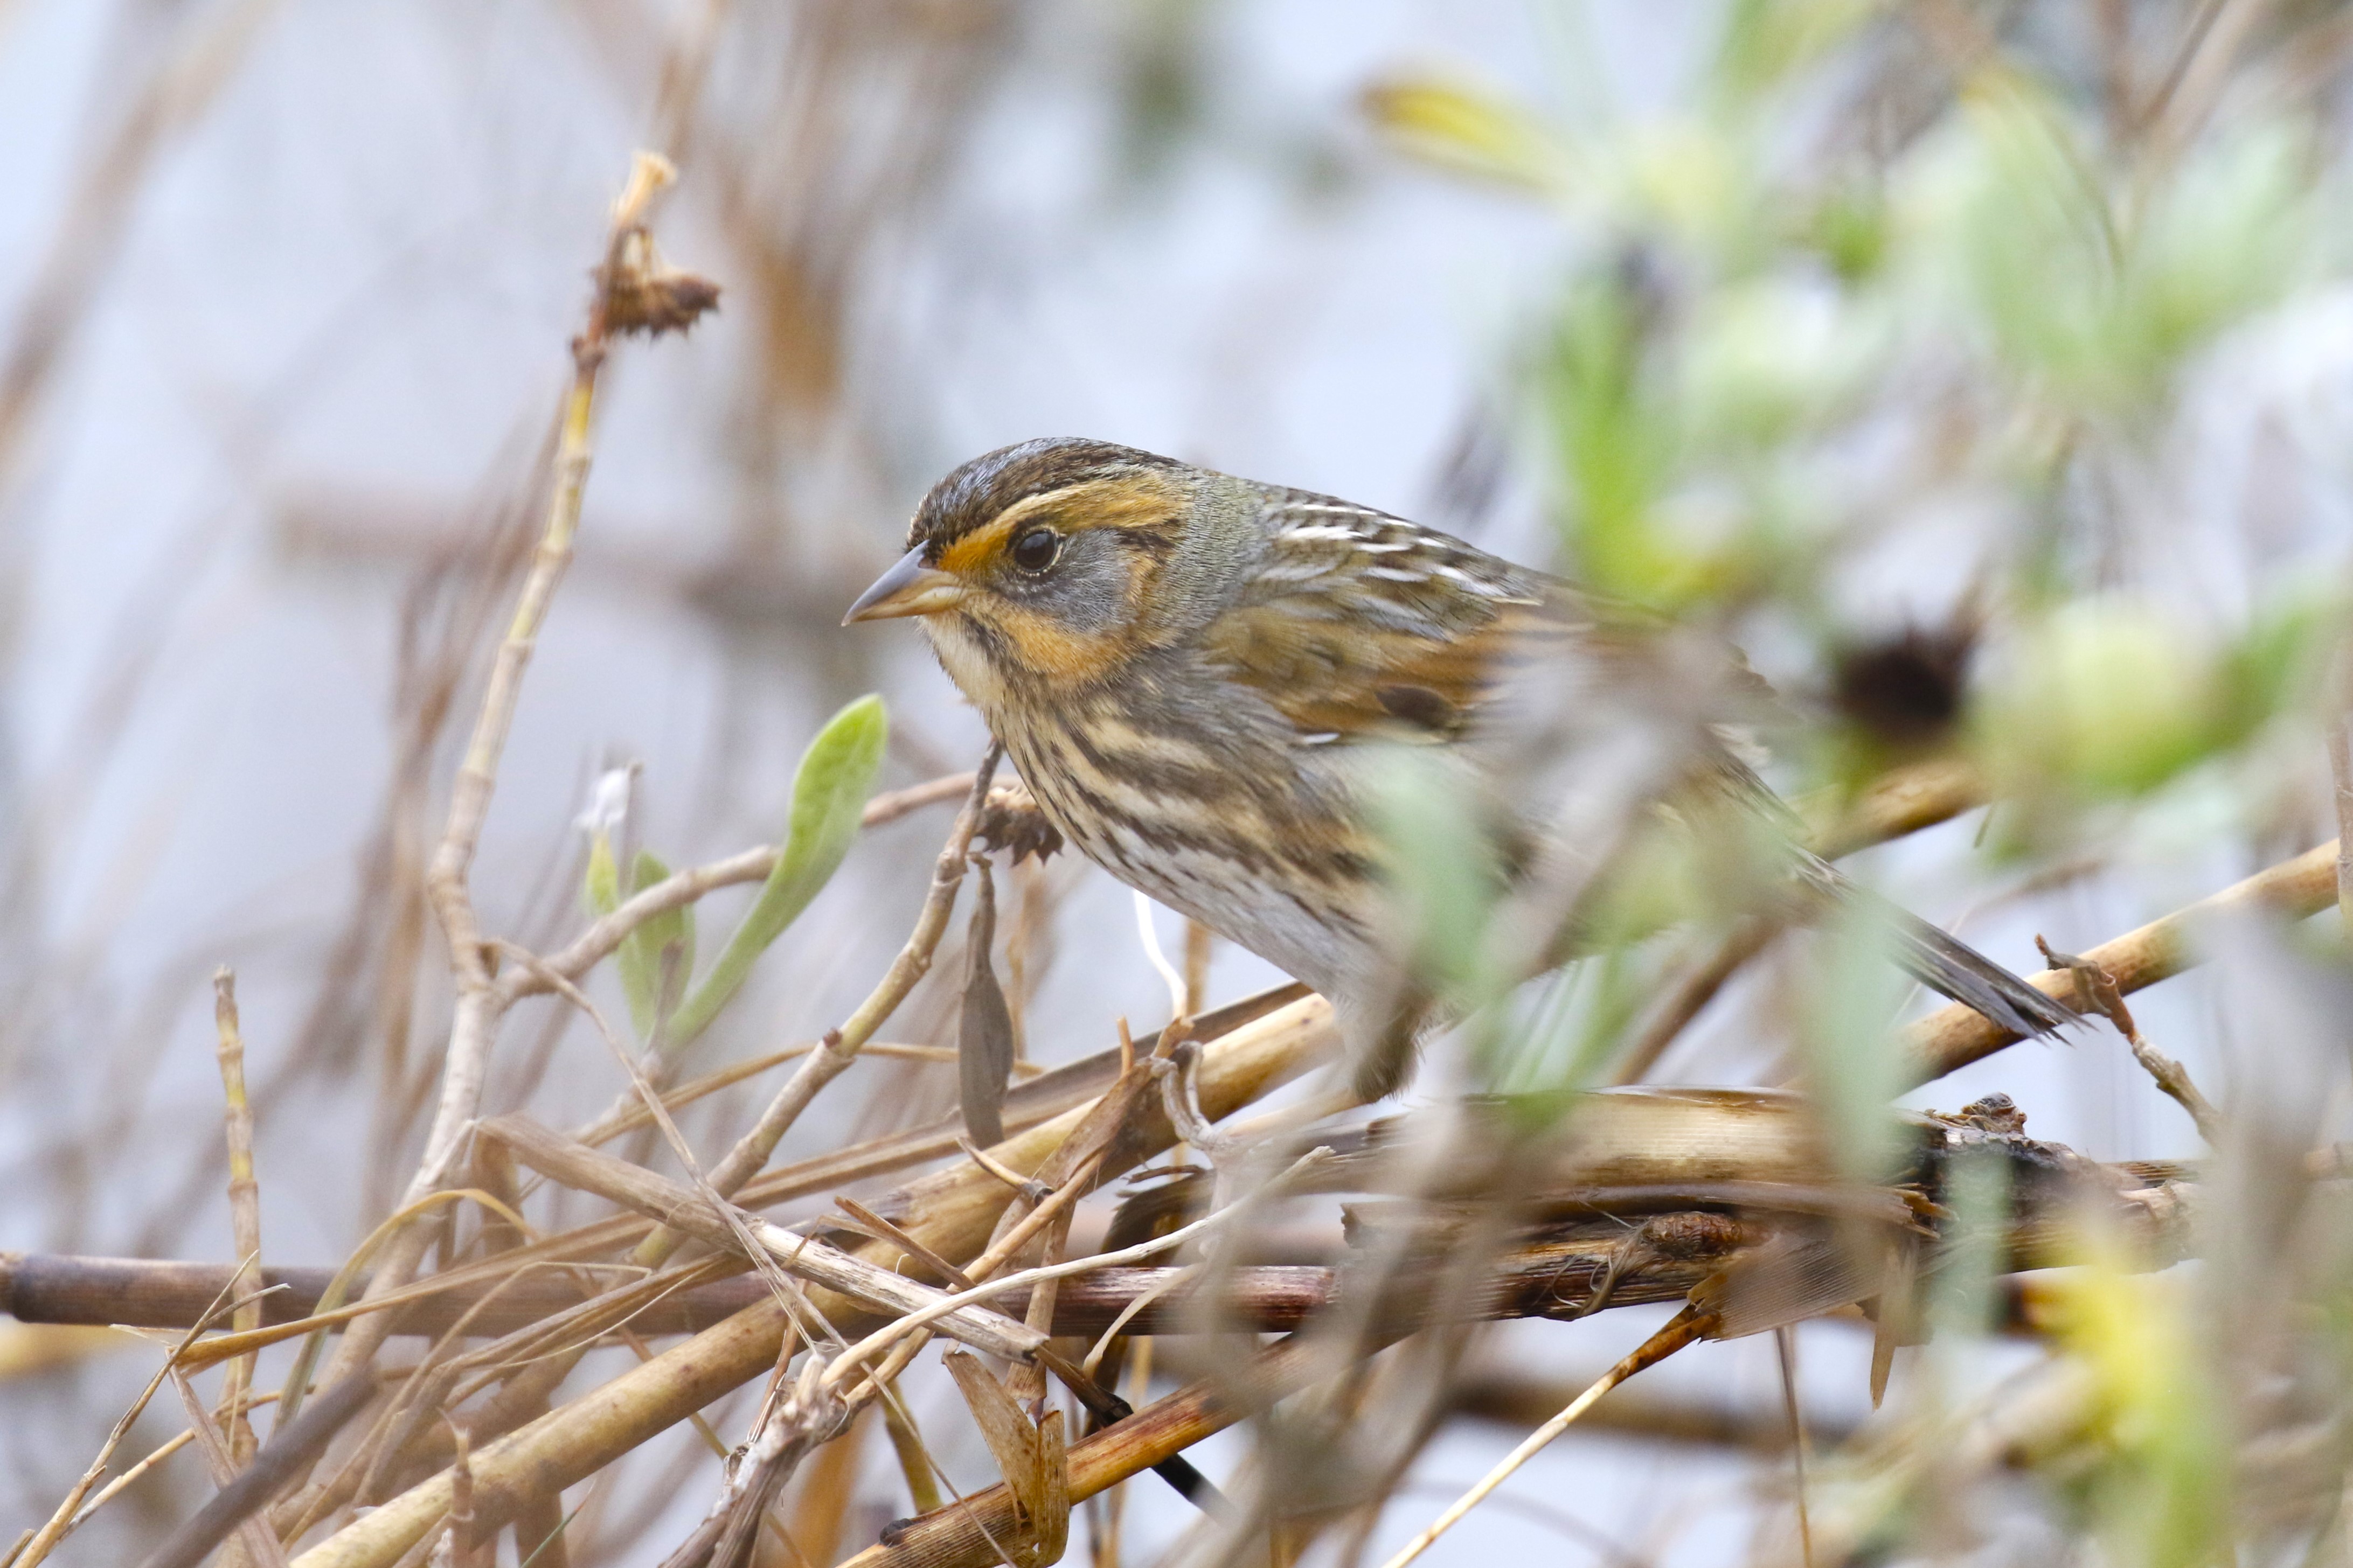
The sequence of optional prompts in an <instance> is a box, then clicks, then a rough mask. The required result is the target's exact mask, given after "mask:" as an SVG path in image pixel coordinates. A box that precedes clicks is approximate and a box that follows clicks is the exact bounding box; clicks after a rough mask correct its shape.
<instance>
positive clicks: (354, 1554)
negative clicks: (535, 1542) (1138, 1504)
mask: <svg viewBox="0 0 2353 1568" xmlns="http://www.w3.org/2000/svg"><path fill="white" fill-rule="evenodd" d="M1337 1044H1338V1037H1337V1035H1336V1032H1335V1030H1334V1029H1333V1027H1332V1025H1331V1021H1330V1015H1329V1011H1328V1009H1326V1008H1325V1007H1324V1005H1323V1004H1322V1002H1321V1001H1320V1000H1319V999H1316V998H1312V997H1311V998H1303V999H1302V1000H1300V1001H1297V1002H1293V1003H1292V1004H1290V1005H1287V1006H1285V1007H1282V1008H1281V1009H1279V1010H1278V1011H1276V1012H1274V1013H1272V1014H1270V1015H1268V1016H1265V1017H1262V1018H1260V1019H1258V1020H1257V1021H1255V1022H1253V1023H1250V1024H1246V1025H1244V1026H1241V1027H1240V1028H1237V1029H1235V1030H1234V1031H1233V1032H1232V1033H1231V1034H1229V1035H1227V1036H1225V1037H1221V1038H1219V1039H1217V1040H1214V1041H1212V1042H1211V1043H1210V1044H1209V1045H1208V1047H1205V1048H1204V1049H1203V1051H1202V1055H1201V1065H1200V1068H1199V1069H1198V1084H1199V1088H1200V1092H1201V1099H1202V1102H1203V1105H1204V1107H1205V1109H1206V1110H1208V1113H1209V1114H1211V1115H1212V1116H1219V1117H1222V1116H1225V1115H1229V1114H1230V1113H1231V1112H1232V1111H1233V1110H1237V1109H1238V1108H1240V1106H1243V1105H1246V1104H1248V1103H1250V1101H1252V1100H1257V1099H1259V1098H1261V1096H1263V1095H1265V1094H1267V1093H1269V1092H1271V1091H1272V1090H1273V1089H1276V1088H1278V1087H1279V1086H1281V1085H1282V1084H1284V1083H1287V1082H1289V1081H1290V1080H1291V1079H1294V1078H1296V1077H1298V1076H1299V1075H1300V1074H1302V1073H1303V1072H1305V1071H1307V1070H1308V1069H1309V1068H1313V1067H1314V1066H1316V1065H1318V1064H1319V1063H1321V1062H1322V1061H1324V1059H1326V1058H1328V1057H1329V1056H1331V1055H1332V1053H1333V1052H1334V1051H1335V1049H1336V1047H1337ZM1086 1112H1087V1108H1086V1107H1084V1106H1082V1107H1079V1108H1076V1109H1074V1110H1070V1111H1066V1112H1064V1113H1063V1114H1062V1115H1060V1116H1057V1117H1055V1118H1054V1119H1052V1120H1051V1121H1048V1122H1046V1123H1044V1124H1042V1125H1040V1126H1038V1127H1035V1128H1032V1129H1031V1130H1029V1131H1028V1132H1024V1133H1020V1134H1018V1135H1016V1136H1015V1137H1013V1138H1011V1139H1009V1140H1008V1141H1007V1142H1004V1143H1002V1144H999V1145H998V1146H997V1150H996V1151H995V1157H996V1158H997V1160H998V1161H1000V1162H1001V1163H1004V1164H1006V1165H1008V1166H1009V1167H1011V1168H1013V1169H1014V1170H1017V1171H1020V1172H1023V1173H1029V1172H1034V1171H1035V1170H1037V1169H1038V1168H1039V1166H1040V1165H1042V1164H1043V1163H1045V1161H1046V1159H1047V1157H1048V1156H1049V1155H1050V1154H1051V1153H1052V1152H1054V1150H1055V1149H1056V1148H1058V1147H1059V1146H1060V1143H1061V1142H1062V1140H1063V1139H1064V1138H1066V1137H1068V1136H1069V1135H1070V1133H1071V1131H1074V1130H1075V1129H1076V1128H1077V1127H1078V1126H1079V1124H1080V1123H1081V1121H1083V1120H1084V1118H1085V1116H1086ZM1138 1121H1139V1122H1141V1123H1143V1127H1144V1130H1143V1131H1142V1132H1141V1133H1140V1134H1138V1135H1135V1136H1134V1138H1133V1141H1132V1143H1131V1142H1124V1143H1123V1144H1122V1146H1121V1148H1120V1150H1119V1151H1118V1153H1119V1157H1120V1159H1121V1160H1123V1161H1124V1162H1126V1163H1123V1164H1121V1165H1120V1166H1119V1169H1120V1170H1124V1169H1126V1168H1127V1165H1128V1164H1132V1163H1134V1162H1135V1161H1139V1160H1143V1159H1145V1158H1148V1157H1150V1156H1151V1155H1152V1154H1155V1153H1157V1152H1160V1151H1161V1150H1162V1149H1165V1148H1166V1147H1167V1146H1168V1134H1167V1133H1166V1130H1165V1128H1163V1127H1161V1126H1160V1125H1159V1124H1158V1122H1157V1120H1156V1119H1155V1118H1153V1117H1151V1116H1150V1115H1149V1108H1148V1107H1147V1109H1146V1113H1145V1114H1144V1115H1142V1116H1139V1118H1138ZM1116 1173H1117V1172H1116V1171H1113V1170H1112V1169H1111V1168H1110V1167H1109V1163H1106V1169H1105V1170H1104V1172H1103V1173H1102V1174H1103V1178H1104V1179H1108V1178H1109V1176H1111V1175H1113V1174H1116ZM1011 1195H1012V1194H1010V1193H1009V1192H1008V1190H1007V1188H1006V1187H1005V1185H1004V1184H1003V1183H1001V1182H999V1181H997V1178H995V1177H994V1176H991V1175H989V1174H988V1173H986V1172H985V1171H983V1170H981V1169H980V1167H979V1166H978V1165H976V1164H974V1163H970V1162H966V1163H964V1164H962V1165H957V1166H952V1167H950V1168H948V1169H946V1170H944V1171H941V1172H938V1173H934V1174H933V1175H930V1176H926V1177H923V1178H922V1179H920V1180H918V1181H916V1182H913V1183H911V1184H908V1185H907V1186H906V1187H904V1188H902V1189H901V1190H900V1192H899V1193H898V1194H896V1195H895V1197H894V1198H893V1199H888V1200H883V1201H881V1202H878V1203H877V1204H876V1205H874V1206H875V1207H876V1209H877V1210H878V1211H879V1212H883V1213H887V1214H890V1215H892V1219H893V1220H894V1222H895V1223H897V1224H899V1225H901V1226H903V1227H904V1228H906V1229H907V1230H909V1231H911V1232H912V1233H913V1234H914V1235H915V1236H917V1237H920V1238H921V1239H922V1240H923V1244H924V1245H925V1246H927V1247H931V1248H933V1249H934V1251H936V1252H938V1253H940V1254H941V1256H943V1257H945V1258H970V1257H972V1256H974V1255H975V1254H976V1253H977V1252H978V1251H979V1250H980V1249H981V1247H982V1246H983V1245H984V1244H985V1243H986V1242H987V1238H988V1235H989V1232H990V1231H991V1230H992V1229H993V1228H994V1227H995V1226H996V1223H997V1215H998V1214H999V1213H1000V1212H1001V1211H1002V1210H1003V1209H1004V1207H1005V1205H1006V1203H1007V1202H1008V1200H1009V1198H1010V1197H1011ZM896 1252H897V1249H896V1248H894V1247H885V1246H884V1245H883V1244H881V1243H875V1244H873V1245H872V1246H871V1247H864V1248H860V1256H865V1257H870V1258H877V1259H880V1258H890V1257H893V1256H895V1255H896ZM809 1294H810V1296H811V1298H812V1300H814V1301H815V1302H816V1304H817V1305H818V1310H820V1311H822V1312H824V1313H825V1314H826V1315H827V1316H828V1317H832V1316H835V1315H836V1314H839V1315H841V1316H845V1317H849V1316H853V1315H855V1314H856V1312H857V1310H858V1309H857V1306H856V1304H855V1303H854V1302H851V1301H849V1300H845V1299H843V1298H841V1297H839V1296H838V1295H836V1294H834V1293H833V1292H831V1291H828V1290H824V1289H813V1290H811V1291H810V1292H809ZM784 1330H785V1319H784V1313H783V1310H782V1308H780V1307H779V1306H777V1305H776V1303H775V1302H774V1301H762V1302H759V1303H757V1304H755V1305H754V1306H752V1307H748V1308H746V1309H744V1310H743V1311H741V1312H739V1313H737V1314H736V1315H735V1316H734V1317H733V1318H730V1319H728V1320H727V1321H725V1322H723V1323H721V1324H720V1325H719V1326H718V1327H716V1328H713V1329H709V1330H706V1331H703V1332H702V1333H701V1334H698V1335H696V1336H695V1337H694V1338H692V1339H691V1340H688V1341H686V1342H684V1343H682V1344H680V1345H676V1346H673V1347H672V1348H671V1349H670V1350H668V1351H665V1352H662V1353H661V1354H659V1355H657V1356H655V1357H654V1358H653V1359H652V1360H651V1361H649V1362H646V1363H641V1364H640V1365H638V1366H636V1367H632V1368H630V1369H629V1370H628V1371H627V1372H624V1373H621V1374H620V1375H619V1376H617V1377H616V1378H614V1379H612V1380H611V1381H610V1382H608V1383H606V1384H601V1385H600V1386H598V1387H596V1388H595V1389H592V1390H590V1391H589V1392H587V1393H586V1394H583V1395H581V1396H580V1397H579V1398H578V1399H575V1400H574V1401H572V1402H571V1403H570V1404H568V1405H563V1406H561V1407H559V1408H557V1409H555V1410H553V1411H551V1412H549V1413H548V1414H547V1415H543V1416H541V1417H540V1418H539V1419H537V1420H535V1421H533V1422H532V1423H531V1424H530V1425H529V1426H524V1427H522V1429H521V1430H519V1431H517V1432H515V1433H513V1434H512V1435H511V1436H507V1437H504V1438H501V1439H500V1440H499V1441H497V1442H494V1443H491V1444H489V1445H487V1446H485V1447H480V1448H478V1449H477V1450H476V1451H475V1453H474V1455H473V1460H472V1464H473V1474H474V1484H475V1510H476V1513H477V1515H478V1517H480V1518H481V1519H483V1520H485V1521H492V1522H495V1521H500V1520H503V1519H507V1518H511V1517H512V1513H513V1511H514V1510H515V1509H516V1508H517V1507H518V1506H519V1500H520V1499H521V1498H522V1497H523V1496H524V1495H526V1494H527V1493H530V1492H534V1491H540V1490H544V1489H549V1488H559V1489H560V1488H563V1487H567V1486H570V1485H572V1484H574V1483H575V1482H576V1481H579V1480H581V1479H585V1478H586V1477H587V1476H589V1475H591V1474H593V1473H594V1472H596V1470H598V1469H601V1468H603V1467H605V1466H606V1465H608V1464H610V1463H612V1462H613V1461H614V1460H615V1459H617V1458H620V1457H621V1456H622V1455H623V1454H626V1453H628V1451H629V1450H630V1449H632V1448H635V1447H638V1445H639V1444H641V1443H643V1442H645V1441H646V1440H647V1439H648V1438H649V1437H652V1436H654V1435H655V1434H657V1433H659V1432H661V1431H663V1430H664V1429H666V1428H668V1427H670V1426H674V1425H675V1424H677V1423H678V1422H680V1421H682V1420H684V1419H685V1418H686V1417H687V1415H689V1414H691V1413H692V1412H694V1411H697V1410H700V1409H702V1406H704V1405H708V1404H710V1403H711V1402H712V1400H714V1399H716V1398H718V1397H719V1396H720V1395H721V1394H725V1393H727V1392H728V1391H729V1390H731V1389H733V1388H734V1387H736V1386H738V1385H739V1384H743V1383H744V1382H746V1381H748V1380H749V1379H752V1378H754V1377H758V1376H761V1375H763V1374H764V1373H767V1372H769V1371H770V1370H771V1369H772V1368H773V1367H774V1366H775V1365H776V1354H777V1352H778V1350H779V1348H780V1346H781V1345H782V1343H783V1339H784ZM1139 1419H1140V1417H1139ZM1126 1426H1128V1423H1126V1422H1122V1423H1121V1424H1120V1426H1117V1427H1114V1428H1113V1431H1121V1430H1124V1429H1125V1427H1126ZM1082 1447H1083V1445H1082ZM1170 1452H1172V1453H1173V1452H1175V1450H1174V1449H1172V1450H1170ZM448 1507H449V1477H448V1472H446V1471H444V1472H443V1473H442V1474H440V1475H438V1476H436V1477H433V1478H431V1479H427V1480H426V1481H424V1482H422V1483H420V1484H418V1485H417V1486H415V1487H412V1488H411V1489H408V1490H407V1491H406V1492H404V1493H402V1494H401V1495H400V1496H399V1497H397V1498H395V1499H393V1500H391V1501H389V1502H387V1503H385V1504H384V1505H383V1506H382V1507H380V1508H377V1509H375V1510H372V1511H370V1512H369V1513H367V1514H365V1515H364V1516H362V1517H361V1518H359V1519H356V1520H354V1521H352V1523H350V1524H349V1525H347V1526H345V1527H344V1528H343V1530H342V1531H338V1532H337V1533H335V1534H334V1535H332V1536H330V1537H328V1538H327V1539H326V1540H325V1541H322V1542H320V1543H319V1544H318V1545H316V1546H314V1547H312V1548H311V1550H310V1551H308V1552H304V1553H303V1554H302V1555H301V1557H299V1558H297V1559H296V1560H295V1568H393V1564H395V1563H397V1562H398V1561H399V1559H400V1558H401V1556H402V1554H403V1553H404V1552H406V1551H407V1550H408V1549H409V1548H410V1547H411V1546H413V1545H415V1544H416V1543H417V1542H418V1541H420V1540H422V1539H423V1538H424V1537H425V1535H426V1533H427V1531H430V1530H432V1529H433V1528H434V1526H435V1525H436V1524H437V1523H438V1521H440V1519H441V1517H442V1516H443V1515H444V1514H445V1513H446V1512H447V1511H448Z"/></svg>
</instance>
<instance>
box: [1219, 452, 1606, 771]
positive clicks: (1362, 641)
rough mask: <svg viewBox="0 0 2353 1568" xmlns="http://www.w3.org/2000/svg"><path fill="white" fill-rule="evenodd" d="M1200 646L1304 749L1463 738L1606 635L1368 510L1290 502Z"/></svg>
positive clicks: (1478, 558) (1530, 585)
mask: <svg viewBox="0 0 2353 1568" xmlns="http://www.w3.org/2000/svg"><path fill="white" fill-rule="evenodd" d="M1265 516H1266V519H1267V521H1268V525H1269V526H1268V532H1267V535H1266V540H1265V546H1264V553H1263V554H1262V556H1261V559H1260V560H1259V562H1258V563H1257V565H1256V568H1255V570H1254V571H1253V572H1252V574H1251V575H1250V581H1249V584H1248V585H1247V586H1246V588H1245V590H1244V592H1243V594H1242V595H1241V597H1240V602H1239V603H1237V604H1236V605H1234V606H1233V607H1232V608H1230V609H1229V610H1227V611H1226V612H1225V613H1224V614H1223V615H1221V616H1219V618H1218V620H1217V621H1216V622H1215V623H1213V624H1212V625H1211V626H1209V627H1208V631H1207V633H1206V635H1205V638H1204V647H1205V650H1206V652H1207V653H1208V657H1210V658H1212V659H1214V660H1216V661H1217V662H1218V663H1219V666H1220V667H1221V668H1222V669H1223V671H1224V672H1225V673H1226V674H1227V675H1228V676H1229V678H1230V679H1233V680H1236V681H1238V682H1240V684H1242V685H1244V686H1247V687H1250V688H1251V689H1253V690H1255V691H1257V692H1258V693H1259V694H1260V695H1261V697H1263V698H1265V699H1266V700H1267V701H1268V702H1269V703H1270V704H1271V706H1272V707H1273V708H1274V709H1275V710H1277V711H1278V712H1280V713H1281V714H1282V716H1283V717H1284V718H1285V719H1287V720H1288V721H1290V722H1291V723H1292V725H1293V727H1294V728H1295V729H1296V730H1297V731H1298V736H1299V739H1300V741H1301V742H1302V743H1303V744H1309V745H1327V744H1339V743H1345V742H1354V741H1360V740H1370V739H1375V738H1379V739H1389V740H1395V739H1409V740H1424V741H1451V740H1454V739H1457V738H1459V737H1461V735H1462V734H1463V733H1464V731H1466V730H1467V729H1468V728H1469V727H1470V726H1471V725H1472V722H1473V721H1475V720H1476V719H1477V718H1478V717H1479V715H1480V713H1481V711H1482V709H1483V708H1485V707H1486V706H1487V705H1488V704H1489V703H1490V702H1491V701H1492V700H1493V698H1494V697H1495V695H1496V694H1497V692H1498V691H1499V690H1500V689H1501V688H1502V687H1503V685H1504V682H1506V681H1507V680H1508V679H1510V677H1511V676H1512V675H1513V674H1514V672H1515V671H1517V670H1520V669H1524V668H1531V667H1534V666H1535V665H1537V664H1539V663H1540V662H1552V663H1554V664H1556V665H1557V664H1558V663H1559V662H1560V661H1562V660H1564V659H1567V658H1569V657H1571V656H1572V655H1573V654H1575V653H1577V652H1578V651H1584V652H1586V653H1588V654H1589V653H1591V652H1592V651H1593V650H1594V649H1595V647H1598V646H1599V645H1600V644H1601V643H1603V642H1606V640H1607V637H1606V635H1605V634H1604V632H1603V628H1602V627H1601V626H1600V625H1599V622H1598V620H1597V618H1596V617H1595V616H1594V615H1593V614H1592V613H1591V611H1590V609H1589V607H1588V605H1587V604H1586V602H1585V601H1584V600H1583V599H1582V598H1581V597H1580V596H1579V595H1577V594H1576V592H1575V591H1574V590H1572V589H1571V588H1570V587H1569V586H1568V584H1566V583H1563V582H1561V581H1560V580H1558V579H1557V578H1554V577H1548V576H1546V575H1545V574H1542V573H1538V572H1531V571H1529V570H1527V569H1526V568H1525V567H1521V566H1515V565H1514V564H1512V563H1510V562H1507V561H1504V560H1501V559H1498V558H1497V557H1495V556H1493V555H1489V554H1487V553H1486V552H1483V551H1481V550H1477V549H1474V548H1472V546H1470V545H1468V544H1465V543H1463V542H1461V540H1459V539H1454V538H1451V537H1450V536H1449V535H1446V534H1443V533H1439V532H1436V531H1433V530H1430V529H1425V528H1422V527H1420V526H1419V525H1418V524H1415V523H1412V522H1409V521H1406V520H1404V519H1403V518H1398V517H1392V516H1390V515H1389V514H1388V513H1387V512H1381V511H1376V510H1372V509H1370V508H1368V507H1360V506H1356V505H1353V504H1351V503H1349V502H1346V501H1342V500H1334V499H1332V498H1331V497H1328V496H1316V495H1308V494H1304V493H1303V492H1299V491H1284V492H1281V494H1280V496H1279V497H1278V499H1277V500H1274V501H1272V502H1271V503H1270V505H1269V506H1268V508H1267V510H1266V513H1265Z"/></svg>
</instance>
